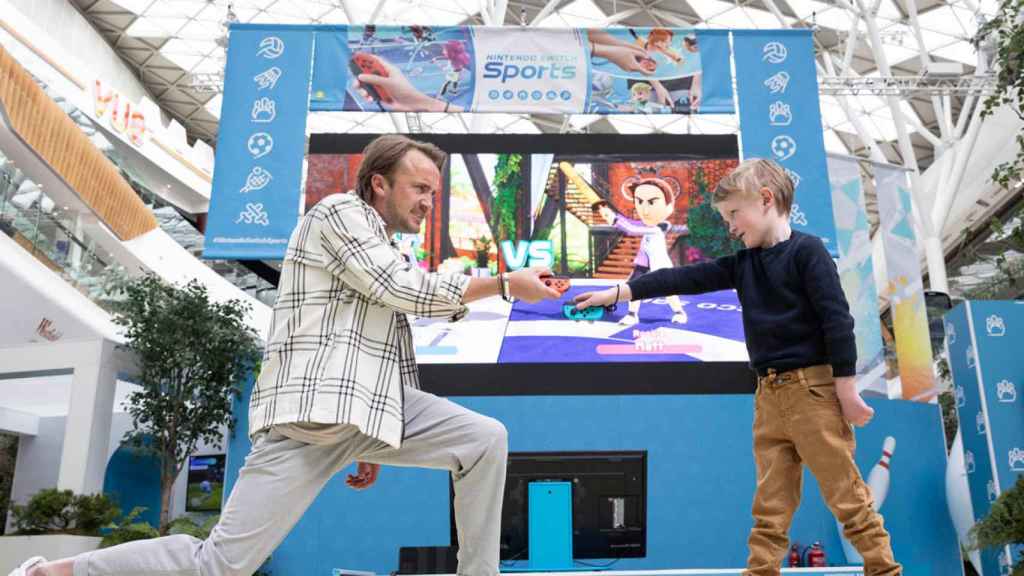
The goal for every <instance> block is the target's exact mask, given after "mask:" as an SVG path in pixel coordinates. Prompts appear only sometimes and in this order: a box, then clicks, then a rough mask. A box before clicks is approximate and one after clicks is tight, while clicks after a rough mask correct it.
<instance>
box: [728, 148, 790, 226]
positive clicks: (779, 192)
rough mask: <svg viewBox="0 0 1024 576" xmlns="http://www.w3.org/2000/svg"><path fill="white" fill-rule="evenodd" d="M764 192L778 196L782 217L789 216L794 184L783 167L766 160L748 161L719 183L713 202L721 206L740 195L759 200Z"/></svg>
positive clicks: (752, 159)
mask: <svg viewBox="0 0 1024 576" xmlns="http://www.w3.org/2000/svg"><path fill="white" fill-rule="evenodd" d="M761 188H767V189H769V190H771V191H772V194H774V195H775V206H776V207H778V210H779V214H782V215H785V214H789V210H790V208H792V206H793V180H792V179H790V177H789V174H786V171H785V170H783V168H782V166H779V165H778V164H777V163H775V162H773V161H771V160H766V159H764V158H751V159H749V160H744V161H743V162H741V163H740V165H739V166H737V167H736V168H735V169H734V170H733V171H732V172H730V173H729V174H728V175H726V177H725V178H722V179H721V180H719V182H718V186H717V187H715V192H714V193H713V194H712V195H711V202H712V203H713V204H718V203H719V202H724V201H725V200H727V199H729V198H732V197H734V196H737V195H743V196H748V197H753V196H757V195H758V194H759V191H760V190H761Z"/></svg>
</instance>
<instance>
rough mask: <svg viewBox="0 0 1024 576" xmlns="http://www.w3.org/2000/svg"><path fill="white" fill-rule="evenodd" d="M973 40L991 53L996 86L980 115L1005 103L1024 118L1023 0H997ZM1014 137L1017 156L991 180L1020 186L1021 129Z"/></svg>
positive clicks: (1022, 173) (1023, 154)
mask: <svg viewBox="0 0 1024 576" xmlns="http://www.w3.org/2000/svg"><path fill="white" fill-rule="evenodd" d="M974 42H975V44H976V45H977V46H979V48H980V49H981V51H982V52H983V53H985V52H993V53H994V58H993V62H992V69H993V71H994V72H995V74H996V87H995V90H994V91H993V92H992V94H991V95H990V96H989V97H988V98H986V99H985V101H984V103H983V104H982V105H983V108H982V113H981V114H982V117H983V118H984V117H986V116H989V115H991V114H992V113H993V112H994V111H995V110H996V109H997V108H999V107H1001V106H1003V105H1007V106H1009V107H1010V109H1011V110H1013V111H1014V112H1015V113H1016V114H1017V116H1018V117H1019V118H1021V119H1024V0H1000V2H999V8H998V10H997V12H996V15H995V17H994V18H993V19H992V20H990V21H988V22H987V23H985V24H984V25H982V26H981V27H980V28H979V29H978V33H977V34H976V35H975V37H974ZM1016 140H1017V156H1016V157H1015V158H1014V159H1013V160H1010V161H1009V162H1004V163H1002V164H1000V165H999V166H997V167H996V169H995V171H994V172H993V173H992V180H993V181H994V182H996V183H997V184H999V185H1000V186H1002V187H1004V188H1012V187H1016V186H1020V183H1021V180H1022V176H1024V132H1018V133H1017V136H1016Z"/></svg>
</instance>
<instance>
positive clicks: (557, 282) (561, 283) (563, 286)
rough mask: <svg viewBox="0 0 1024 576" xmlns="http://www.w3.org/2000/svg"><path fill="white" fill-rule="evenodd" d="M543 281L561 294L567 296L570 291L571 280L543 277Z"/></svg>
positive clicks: (560, 277) (561, 277) (558, 277)
mask: <svg viewBox="0 0 1024 576" xmlns="http://www.w3.org/2000/svg"><path fill="white" fill-rule="evenodd" d="M541 279H542V280H543V281H544V285H545V286H547V287H548V288H554V289H555V290H558V293H559V294H565V293H566V292H568V291H569V286H570V283H569V279H568V278H566V277H565V276H542V277H541Z"/></svg>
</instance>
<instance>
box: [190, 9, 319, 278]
mask: <svg viewBox="0 0 1024 576" xmlns="http://www.w3.org/2000/svg"><path fill="white" fill-rule="evenodd" d="M313 35H314V34H313V29H312V28H311V27H308V26H272V27H271V26H260V25H245V24H235V25H232V27H231V36H230V41H229V44H228V54H230V57H229V58H228V62H227V66H226V68H225V72H224V99H223V103H222V104H221V109H222V113H221V120H220V129H219V132H218V135H217V157H216V162H217V164H216V170H215V171H214V175H213V190H212V194H211V197H210V212H209V216H208V218H207V222H206V245H205V247H204V249H203V258H207V259H225V258H230V259H245V260H262V259H281V258H283V257H284V253H285V249H286V247H287V245H288V238H289V236H290V235H291V232H292V229H294V228H295V223H296V222H297V220H298V217H299V202H300V196H301V186H302V159H303V156H304V155H305V147H306V112H307V110H308V109H309V84H310V77H311V73H312V72H311V67H312V58H313Z"/></svg>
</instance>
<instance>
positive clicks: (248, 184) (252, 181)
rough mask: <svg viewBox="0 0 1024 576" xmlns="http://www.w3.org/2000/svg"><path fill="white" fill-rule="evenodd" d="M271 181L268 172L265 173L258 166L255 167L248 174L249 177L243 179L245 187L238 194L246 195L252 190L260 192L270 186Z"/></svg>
mask: <svg viewBox="0 0 1024 576" xmlns="http://www.w3.org/2000/svg"><path fill="white" fill-rule="evenodd" d="M271 179H272V176H271V175H270V172H267V171H266V170H264V169H263V168H260V167H259V166H255V167H253V169H252V171H251V172H249V175H248V176H246V177H245V186H243V187H242V189H241V190H239V192H241V193H242V194H246V193H248V192H252V191H253V190H262V189H264V188H266V187H267V184H270V180H271Z"/></svg>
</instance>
